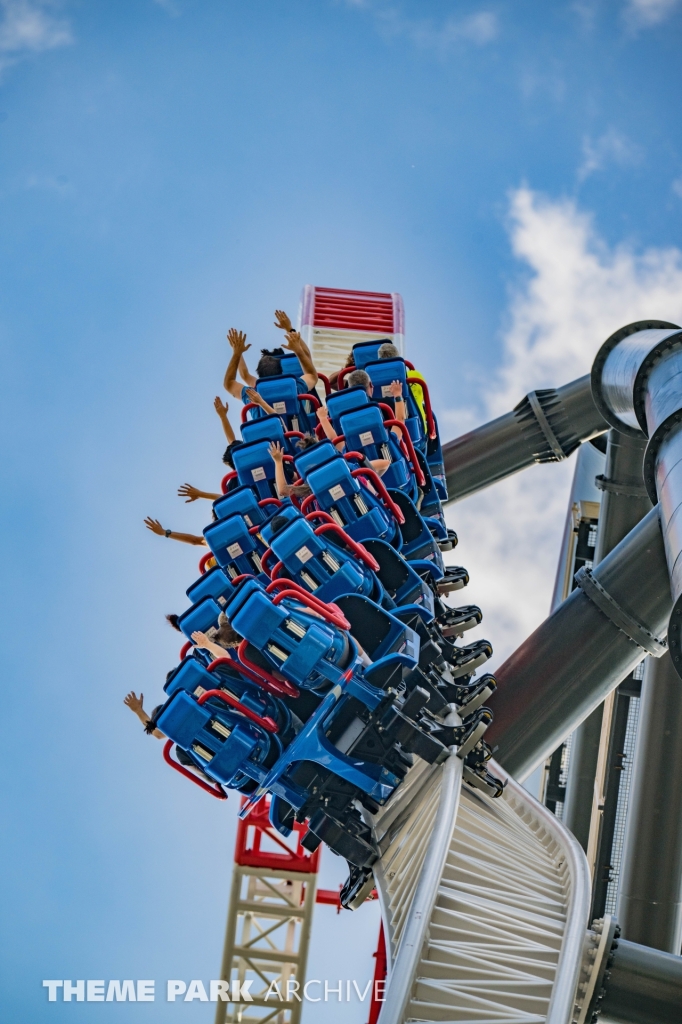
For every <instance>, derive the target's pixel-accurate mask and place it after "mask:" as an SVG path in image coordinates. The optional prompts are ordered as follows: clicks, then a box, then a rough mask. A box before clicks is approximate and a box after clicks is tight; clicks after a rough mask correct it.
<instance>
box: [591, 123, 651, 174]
mask: <svg viewBox="0 0 682 1024" xmlns="http://www.w3.org/2000/svg"><path fill="white" fill-rule="evenodd" d="M641 159H642V153H641V150H640V149H639V146H637V145H635V143H634V142H632V141H631V140H630V139H628V137H627V135H623V133H622V132H619V131H617V129H615V128H609V129H608V130H607V131H606V132H604V134H603V135H601V136H600V137H599V138H598V139H597V140H596V141H595V142H593V141H592V140H591V139H590V138H589V137H588V138H586V139H584V140H583V162H582V164H581V165H580V167H579V168H578V180H579V181H584V180H585V179H586V178H588V177H589V176H590V174H594V172H595V171H602V170H603V169H604V168H605V167H606V165H607V164H610V163H614V164H618V165H619V166H621V167H627V166H632V165H634V164H637V163H639V161H640V160H641Z"/></svg>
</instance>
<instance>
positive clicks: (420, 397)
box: [377, 341, 427, 430]
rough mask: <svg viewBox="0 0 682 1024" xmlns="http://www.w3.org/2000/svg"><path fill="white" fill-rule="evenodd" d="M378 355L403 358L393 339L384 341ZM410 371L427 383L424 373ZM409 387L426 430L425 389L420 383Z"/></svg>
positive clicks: (413, 375) (386, 357) (380, 357)
mask: <svg viewBox="0 0 682 1024" xmlns="http://www.w3.org/2000/svg"><path fill="white" fill-rule="evenodd" d="M377 355H378V356H379V359H400V358H401V355H400V352H399V351H398V349H397V348H396V346H395V345H394V344H393V342H392V341H385V342H384V343H383V345H380V346H379V350H378V352H377ZM409 373H410V377H419V378H420V380H423V381H424V383H426V378H425V377H424V375H423V374H421V373H419V371H418V370H410V371H409ZM408 387H409V389H410V391H411V392H412V397H413V398H414V400H415V402H416V403H417V408H418V409H419V412H420V413H421V418H422V420H423V422H424V430H427V424H426V402H425V401H424V391H423V390H422V387H421V385H419V384H409V385H408Z"/></svg>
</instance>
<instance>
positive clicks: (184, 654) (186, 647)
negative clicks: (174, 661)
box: [180, 640, 194, 661]
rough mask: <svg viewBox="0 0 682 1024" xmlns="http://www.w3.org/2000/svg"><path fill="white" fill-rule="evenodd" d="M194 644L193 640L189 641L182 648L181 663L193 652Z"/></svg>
mask: <svg viewBox="0 0 682 1024" xmlns="http://www.w3.org/2000/svg"><path fill="white" fill-rule="evenodd" d="M193 646H194V644H193V643H192V641H191V640H188V641H187V643H186V644H183V645H182V647H181V648H180V661H184V660H185V658H186V657H187V655H188V653H189V652H190V651H191V650H192V647H193Z"/></svg>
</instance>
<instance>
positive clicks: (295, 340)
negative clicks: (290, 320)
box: [282, 329, 303, 355]
mask: <svg viewBox="0 0 682 1024" xmlns="http://www.w3.org/2000/svg"><path fill="white" fill-rule="evenodd" d="M285 338H286V339H287V340H286V342H285V343H284V345H283V346H282V347H283V348H288V349H289V351H290V352H294V353H295V354H296V355H298V354H299V352H300V351H301V346H302V345H303V338H302V337H301V335H300V334H299V333H298V331H294V330H293V329H292V330H290V331H288V332H287V333H286V334H285Z"/></svg>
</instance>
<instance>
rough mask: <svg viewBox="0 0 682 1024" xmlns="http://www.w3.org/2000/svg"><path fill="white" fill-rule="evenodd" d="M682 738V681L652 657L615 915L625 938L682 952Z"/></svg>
mask: <svg viewBox="0 0 682 1024" xmlns="http://www.w3.org/2000/svg"><path fill="white" fill-rule="evenodd" d="M680 737H682V683H681V682H680V678H679V676H678V674H677V672H676V670H675V668H674V666H673V664H672V661H671V659H670V655H664V656H663V657H662V658H660V659H659V660H655V659H653V658H651V659H650V660H649V662H648V664H647V667H646V670H645V673H644V681H643V684H642V703H641V707H640V724H639V739H638V743H637V750H636V753H635V765H634V771H633V781H632V791H631V796H630V810H629V814H628V820H627V829H626V834H625V843H624V849H623V869H622V875H621V887H620V897H619V903H618V920H619V923H620V925H621V929H622V934H623V935H624V936H625V938H626V939H631V940H632V941H633V942H639V943H642V944H643V945H645V946H653V947H655V948H656V949H662V950H665V951H666V952H668V953H679V952H680V946H681V944H682V743H680ZM680 1016H681V1017H682V1008H681V1009H680Z"/></svg>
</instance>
